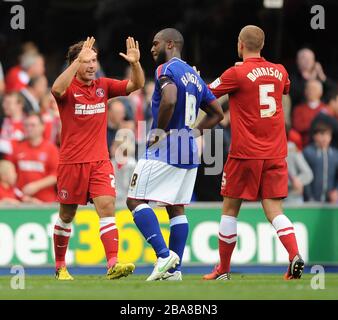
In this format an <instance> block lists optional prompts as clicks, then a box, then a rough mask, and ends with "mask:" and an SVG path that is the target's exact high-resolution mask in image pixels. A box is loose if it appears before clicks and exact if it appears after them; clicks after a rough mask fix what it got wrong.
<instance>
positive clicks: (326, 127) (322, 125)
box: [313, 121, 333, 134]
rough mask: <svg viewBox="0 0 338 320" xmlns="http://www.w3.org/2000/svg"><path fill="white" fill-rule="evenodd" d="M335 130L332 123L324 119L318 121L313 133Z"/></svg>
mask: <svg viewBox="0 0 338 320" xmlns="http://www.w3.org/2000/svg"><path fill="white" fill-rule="evenodd" d="M328 131H329V132H331V133H332V132H333V128H332V126H331V125H330V124H328V123H326V122H324V121H320V122H317V123H316V125H315V127H314V128H313V134H317V133H323V132H328Z"/></svg>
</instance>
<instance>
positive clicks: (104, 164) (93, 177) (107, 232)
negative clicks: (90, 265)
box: [89, 161, 135, 279]
mask: <svg viewBox="0 0 338 320" xmlns="http://www.w3.org/2000/svg"><path fill="white" fill-rule="evenodd" d="M89 194H90V198H91V199H92V200H93V202H94V205H95V209H96V212H97V214H98V216H99V219H100V239H101V242H102V245H103V247H104V250H105V254H106V260H107V269H108V271H107V278H108V279H118V278H121V277H125V276H128V275H129V274H131V273H132V272H133V271H134V269H135V266H134V265H133V264H132V263H127V264H122V263H119V262H118V247H119V234H118V229H117V227H116V221H115V196H116V191H115V178H114V168H113V166H112V164H111V162H110V161H99V162H97V163H93V164H92V165H91V173H90V183H89Z"/></svg>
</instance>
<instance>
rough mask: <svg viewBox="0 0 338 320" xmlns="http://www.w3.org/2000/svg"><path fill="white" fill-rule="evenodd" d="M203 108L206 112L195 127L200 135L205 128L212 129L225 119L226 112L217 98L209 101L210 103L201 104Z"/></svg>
mask: <svg viewBox="0 0 338 320" xmlns="http://www.w3.org/2000/svg"><path fill="white" fill-rule="evenodd" d="M201 109H202V110H203V111H204V112H205V113H206V114H205V116H204V117H203V118H202V120H201V121H200V122H199V124H198V125H197V126H196V127H195V129H196V130H198V133H199V134H200V135H202V134H203V130H204V129H211V128H213V127H215V126H216V125H217V123H219V122H220V121H222V120H223V118H224V114H223V110H222V107H221V105H220V103H219V102H218V101H217V100H213V101H211V102H209V104H207V105H204V106H201Z"/></svg>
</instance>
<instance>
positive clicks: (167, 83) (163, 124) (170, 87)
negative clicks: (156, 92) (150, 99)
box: [157, 76, 177, 130]
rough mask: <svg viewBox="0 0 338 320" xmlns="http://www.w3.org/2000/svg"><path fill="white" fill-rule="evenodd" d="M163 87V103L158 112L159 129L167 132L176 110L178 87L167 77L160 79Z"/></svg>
mask: <svg viewBox="0 0 338 320" xmlns="http://www.w3.org/2000/svg"><path fill="white" fill-rule="evenodd" d="M159 83H160V86H161V102H160V106H159V110H158V119H157V128H158V129H161V130H166V128H167V127H168V125H169V122H170V120H171V117H172V115H173V113H174V110H175V105H176V102H177V87H176V85H175V83H174V82H173V81H172V80H171V79H170V78H169V77H167V76H163V77H161V78H160V79H159Z"/></svg>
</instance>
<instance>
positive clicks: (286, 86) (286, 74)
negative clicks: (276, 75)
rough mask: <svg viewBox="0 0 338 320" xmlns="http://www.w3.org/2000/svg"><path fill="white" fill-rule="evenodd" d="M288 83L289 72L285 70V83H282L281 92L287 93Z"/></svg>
mask: <svg viewBox="0 0 338 320" xmlns="http://www.w3.org/2000/svg"><path fill="white" fill-rule="evenodd" d="M290 84H291V82H290V78H289V74H288V73H287V71H286V70H285V83H284V90H283V94H288V93H289V92H290Z"/></svg>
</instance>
